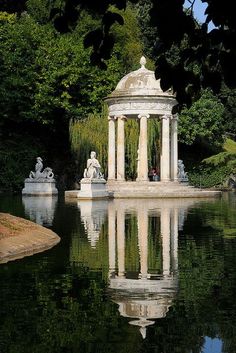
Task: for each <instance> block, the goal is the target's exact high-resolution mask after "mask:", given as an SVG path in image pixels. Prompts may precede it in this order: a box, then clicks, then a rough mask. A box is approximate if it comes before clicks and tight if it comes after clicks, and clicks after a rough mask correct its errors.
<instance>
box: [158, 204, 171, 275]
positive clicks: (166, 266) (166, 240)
mask: <svg viewBox="0 0 236 353" xmlns="http://www.w3.org/2000/svg"><path fill="white" fill-rule="evenodd" d="M160 222H161V225H160V226H161V238H162V270H163V275H164V276H168V275H169V274H170V209H168V208H163V209H161V219H160Z"/></svg>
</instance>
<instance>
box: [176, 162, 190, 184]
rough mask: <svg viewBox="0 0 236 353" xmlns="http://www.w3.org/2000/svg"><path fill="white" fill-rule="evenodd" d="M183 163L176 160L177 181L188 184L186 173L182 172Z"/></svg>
mask: <svg viewBox="0 0 236 353" xmlns="http://www.w3.org/2000/svg"><path fill="white" fill-rule="evenodd" d="M184 168H185V166H184V163H183V161H182V159H179V160H178V180H179V181H180V182H188V173H187V172H185V171H184Z"/></svg>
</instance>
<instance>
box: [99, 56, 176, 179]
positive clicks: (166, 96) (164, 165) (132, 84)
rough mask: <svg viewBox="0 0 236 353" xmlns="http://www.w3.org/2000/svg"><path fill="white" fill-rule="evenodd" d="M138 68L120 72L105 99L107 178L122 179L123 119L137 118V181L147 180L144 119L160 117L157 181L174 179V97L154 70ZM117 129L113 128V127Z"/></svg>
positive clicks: (123, 162) (143, 59) (123, 159)
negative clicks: (158, 177)
mask: <svg viewBox="0 0 236 353" xmlns="http://www.w3.org/2000/svg"><path fill="white" fill-rule="evenodd" d="M140 64H141V68H140V69H138V70H136V71H132V72H130V73H129V74H127V75H126V76H124V77H123V78H122V79H121V80H120V82H119V83H118V85H117V87H116V89H115V90H114V91H113V92H112V93H111V94H110V95H109V96H108V97H107V98H106V99H105V101H106V102H107V104H108V109H109V116H108V121H109V139H108V182H113V181H125V121H126V120H127V119H132V118H135V119H137V118H138V119H139V126H140V132H139V144H138V145H139V149H138V151H137V154H138V165H137V179H136V181H137V182H147V181H148V153H147V151H148V148H147V146H148V138H147V124H148V119H152V118H154V119H159V120H161V154H160V181H162V182H169V181H174V182H176V181H178V175H177V174H178V137H177V116H176V115H173V114H172V109H173V107H174V106H175V105H176V104H177V101H176V99H175V97H174V95H173V93H172V92H171V91H167V92H163V91H162V89H161V87H160V80H156V78H155V74H154V71H150V70H148V69H146V67H145V65H146V59H145V57H142V58H141V60H140ZM116 130H117V131H116Z"/></svg>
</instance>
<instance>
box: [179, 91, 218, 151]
mask: <svg viewBox="0 0 236 353" xmlns="http://www.w3.org/2000/svg"><path fill="white" fill-rule="evenodd" d="M223 112H224V106H223V104H222V103H221V102H220V101H219V99H217V98H216V97H215V96H214V95H213V94H212V93H211V91H209V90H206V91H203V93H202V95H201V98H200V99H199V100H198V101H196V102H195V103H193V105H192V106H191V108H189V109H187V108H186V107H185V108H184V109H183V110H182V112H181V114H180V118H179V130H178V131H179V141H180V142H183V143H185V144H188V145H191V144H192V143H193V142H196V141H197V140H200V141H206V142H207V143H209V144H211V145H212V146H215V147H219V146H220V145H221V144H222V142H223V139H222V135H223V133H224V126H223Z"/></svg>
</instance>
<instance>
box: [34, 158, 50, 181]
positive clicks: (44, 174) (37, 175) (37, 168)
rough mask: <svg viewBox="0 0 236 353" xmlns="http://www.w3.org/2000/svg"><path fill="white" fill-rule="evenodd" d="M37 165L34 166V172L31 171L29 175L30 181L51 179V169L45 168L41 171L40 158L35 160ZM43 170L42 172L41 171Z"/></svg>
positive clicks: (41, 162) (41, 161) (41, 163)
mask: <svg viewBox="0 0 236 353" xmlns="http://www.w3.org/2000/svg"><path fill="white" fill-rule="evenodd" d="M36 161H37V163H36V164H35V172H33V171H32V170H31V172H30V174H29V178H30V179H34V180H39V179H53V178H54V174H53V172H52V169H51V168H49V167H47V168H45V169H44V170H43V160H42V158H41V157H37V158H36ZM42 170H43V171H42Z"/></svg>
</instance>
